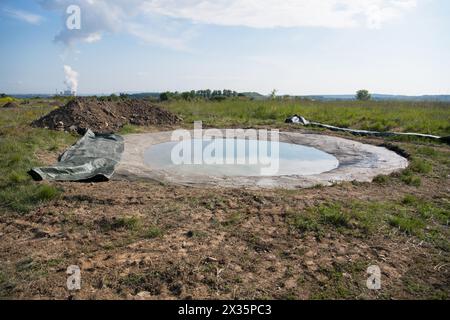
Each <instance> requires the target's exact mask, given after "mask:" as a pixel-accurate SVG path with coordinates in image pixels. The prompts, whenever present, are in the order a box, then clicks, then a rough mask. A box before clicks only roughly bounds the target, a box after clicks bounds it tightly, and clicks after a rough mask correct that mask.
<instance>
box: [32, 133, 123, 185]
mask: <svg viewBox="0 0 450 320" xmlns="http://www.w3.org/2000/svg"><path fill="white" fill-rule="evenodd" d="M123 149H124V144H123V138H122V137H121V136H119V135H115V134H95V133H93V132H92V131H91V130H88V131H87V132H86V134H85V135H84V136H83V137H82V138H81V139H80V140H78V142H77V143H76V144H74V145H73V146H72V147H70V148H69V149H68V150H67V151H66V152H65V153H64V154H63V155H61V157H60V159H59V162H58V163H57V164H56V165H54V166H51V167H42V168H33V169H31V170H30V172H29V173H30V174H31V176H32V177H33V178H34V179H36V180H57V181H91V180H96V181H97V180H109V179H110V178H111V176H112V175H113V173H114V168H115V166H116V164H117V163H118V162H119V161H120V158H121V156H122V153H123Z"/></svg>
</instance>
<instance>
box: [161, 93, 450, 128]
mask: <svg viewBox="0 0 450 320" xmlns="http://www.w3.org/2000/svg"><path fill="white" fill-rule="evenodd" d="M166 106H167V108H168V109H170V110H172V111H174V112H176V113H178V114H180V115H181V116H182V117H183V118H184V120H185V121H186V122H193V121H194V120H203V122H204V123H205V124H206V125H210V126H219V127H223V126H228V125H233V126H236V125H242V126H251V125H267V124H280V123H283V122H284V120H285V119H286V118H287V117H289V116H292V115H294V114H298V115H301V116H304V117H305V118H306V119H308V120H312V121H316V122H321V123H326V124H330V125H335V126H338V127H348V128H354V129H363V130H375V131H397V132H418V133H426V134H435V135H442V136H449V135H450V112H449V110H450V103H433V102H386V101H383V102H377V101H368V102H359V101H341V102H339V101H338V102H313V101H303V102H291V101H246V100H238V99H237V100H228V101H223V102H205V101H200V102H199V101H193V102H188V101H174V102H171V103H168V104H167V105H166Z"/></svg>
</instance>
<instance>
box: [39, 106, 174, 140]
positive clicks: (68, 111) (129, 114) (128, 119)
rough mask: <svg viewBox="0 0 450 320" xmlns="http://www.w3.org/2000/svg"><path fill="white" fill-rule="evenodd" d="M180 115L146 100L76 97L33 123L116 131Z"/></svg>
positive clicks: (170, 120)
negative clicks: (102, 99)
mask: <svg viewBox="0 0 450 320" xmlns="http://www.w3.org/2000/svg"><path fill="white" fill-rule="evenodd" d="M179 121H181V119H180V118H179V117H178V116H176V115H175V114H173V113H171V112H169V111H167V110H164V109H161V108H160V107H158V106H156V105H154V104H151V103H149V102H147V101H143V100H119V101H101V100H98V99H96V98H77V99H74V100H72V101H70V102H68V103H67V104H66V105H65V106H63V107H61V108H58V109H56V110H53V111H52V112H50V113H49V114H47V115H45V116H44V117H42V118H40V119H38V120H36V121H34V122H33V123H32V126H34V127H40V128H48V129H52V130H61V131H76V132H79V133H84V132H86V130H87V129H91V130H92V131H94V132H96V133H114V132H117V131H118V130H120V128H122V127H123V126H124V125H127V124H133V125H141V126H146V125H171V124H176V123H178V122H179Z"/></svg>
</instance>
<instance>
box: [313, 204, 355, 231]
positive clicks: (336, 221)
mask: <svg viewBox="0 0 450 320" xmlns="http://www.w3.org/2000/svg"><path fill="white" fill-rule="evenodd" d="M318 212H319V214H320V220H321V221H322V222H323V223H324V224H329V225H332V226H335V227H344V228H348V227H350V216H349V215H348V214H347V213H346V212H344V211H343V210H342V207H341V206H339V205H331V206H321V207H319V208H318Z"/></svg>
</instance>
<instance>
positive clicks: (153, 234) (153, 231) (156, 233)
mask: <svg viewBox="0 0 450 320" xmlns="http://www.w3.org/2000/svg"><path fill="white" fill-rule="evenodd" d="M162 235H163V231H162V230H161V228H159V227H157V226H151V227H149V228H148V229H147V230H146V231H145V234H144V237H145V238H147V239H154V238H159V237H161V236H162Z"/></svg>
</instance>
